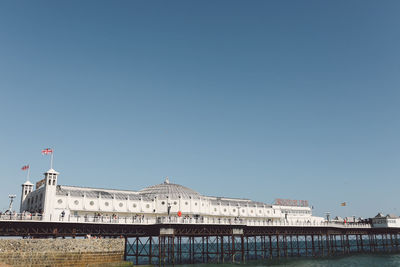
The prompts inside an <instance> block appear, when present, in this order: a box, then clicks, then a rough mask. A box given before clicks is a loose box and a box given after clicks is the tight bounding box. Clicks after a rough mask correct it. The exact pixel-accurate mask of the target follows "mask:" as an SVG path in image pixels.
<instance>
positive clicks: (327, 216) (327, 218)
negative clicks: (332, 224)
mask: <svg viewBox="0 0 400 267" xmlns="http://www.w3.org/2000/svg"><path fill="white" fill-rule="evenodd" d="M325 215H326V221H328V222H329V221H330V217H331V213H330V212H329V211H328V212H325Z"/></svg>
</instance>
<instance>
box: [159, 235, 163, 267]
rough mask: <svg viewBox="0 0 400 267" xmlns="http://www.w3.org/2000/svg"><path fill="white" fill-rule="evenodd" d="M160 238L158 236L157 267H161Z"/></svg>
mask: <svg viewBox="0 0 400 267" xmlns="http://www.w3.org/2000/svg"><path fill="white" fill-rule="evenodd" d="M161 244H162V243H161V236H158V266H161V258H162V255H161Z"/></svg>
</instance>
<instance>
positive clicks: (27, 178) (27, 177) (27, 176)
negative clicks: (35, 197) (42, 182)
mask: <svg viewBox="0 0 400 267" xmlns="http://www.w3.org/2000/svg"><path fill="white" fill-rule="evenodd" d="M29 172H30V166H29V168H28V173H27V174H26V180H27V181H29Z"/></svg>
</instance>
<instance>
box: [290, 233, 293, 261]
mask: <svg viewBox="0 0 400 267" xmlns="http://www.w3.org/2000/svg"><path fill="white" fill-rule="evenodd" d="M290 257H293V235H290Z"/></svg>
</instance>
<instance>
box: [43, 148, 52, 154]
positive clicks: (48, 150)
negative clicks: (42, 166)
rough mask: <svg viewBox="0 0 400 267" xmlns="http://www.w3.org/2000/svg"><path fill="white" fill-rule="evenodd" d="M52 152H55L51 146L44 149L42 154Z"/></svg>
mask: <svg viewBox="0 0 400 267" xmlns="http://www.w3.org/2000/svg"><path fill="white" fill-rule="evenodd" d="M51 153H53V149H51V148H46V149H43V150H42V155H48V154H51Z"/></svg>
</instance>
